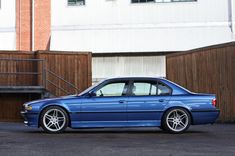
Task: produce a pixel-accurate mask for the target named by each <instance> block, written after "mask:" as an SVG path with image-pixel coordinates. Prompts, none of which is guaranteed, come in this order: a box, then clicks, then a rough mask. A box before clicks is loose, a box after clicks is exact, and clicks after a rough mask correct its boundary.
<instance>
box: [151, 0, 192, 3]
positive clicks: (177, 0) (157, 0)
mask: <svg viewBox="0 0 235 156" xmlns="http://www.w3.org/2000/svg"><path fill="white" fill-rule="evenodd" d="M196 1H197V0H155V2H157V3H168V2H196Z"/></svg>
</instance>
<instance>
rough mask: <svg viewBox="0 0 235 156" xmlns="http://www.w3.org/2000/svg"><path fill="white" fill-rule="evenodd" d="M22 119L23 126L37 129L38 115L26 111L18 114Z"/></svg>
mask: <svg viewBox="0 0 235 156" xmlns="http://www.w3.org/2000/svg"><path fill="white" fill-rule="evenodd" d="M20 114H21V116H22V117H23V119H24V124H25V126H30V127H38V126H39V125H38V113H30V112H26V111H22V112H20Z"/></svg>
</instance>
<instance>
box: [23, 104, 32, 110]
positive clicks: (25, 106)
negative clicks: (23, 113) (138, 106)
mask: <svg viewBox="0 0 235 156" xmlns="http://www.w3.org/2000/svg"><path fill="white" fill-rule="evenodd" d="M24 109H25V110H28V111H30V110H32V109H33V107H32V106H31V105H27V104H25V105H24Z"/></svg>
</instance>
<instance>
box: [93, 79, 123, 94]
mask: <svg viewBox="0 0 235 156" xmlns="http://www.w3.org/2000/svg"><path fill="white" fill-rule="evenodd" d="M126 92H127V83H125V82H120V83H110V84H107V85H105V86H103V87H102V88H100V89H99V90H97V91H96V96H123V95H125V94H126Z"/></svg>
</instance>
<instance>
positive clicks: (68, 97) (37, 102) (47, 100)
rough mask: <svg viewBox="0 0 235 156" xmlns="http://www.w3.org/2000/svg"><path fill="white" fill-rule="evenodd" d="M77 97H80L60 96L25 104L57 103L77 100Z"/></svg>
mask: <svg viewBox="0 0 235 156" xmlns="http://www.w3.org/2000/svg"><path fill="white" fill-rule="evenodd" d="M79 97H80V96H78V95H69V96H61V97H57V98H49V99H40V100H35V101H30V102H27V103H26V104H28V105H33V104H39V103H47V102H52V101H57V100H67V99H74V98H79Z"/></svg>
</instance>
